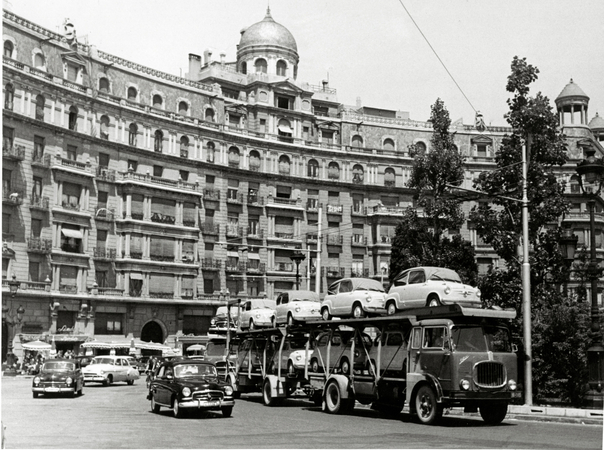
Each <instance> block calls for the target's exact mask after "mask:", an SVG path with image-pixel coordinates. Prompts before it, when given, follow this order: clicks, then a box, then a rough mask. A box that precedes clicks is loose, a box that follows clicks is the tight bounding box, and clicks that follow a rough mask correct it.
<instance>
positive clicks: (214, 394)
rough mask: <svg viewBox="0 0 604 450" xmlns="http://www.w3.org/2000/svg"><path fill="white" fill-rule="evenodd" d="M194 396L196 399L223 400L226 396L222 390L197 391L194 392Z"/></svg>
mask: <svg viewBox="0 0 604 450" xmlns="http://www.w3.org/2000/svg"><path fill="white" fill-rule="evenodd" d="M193 398H194V399H195V400H206V401H212V400H222V399H223V398H224V393H223V392H222V391H197V392H193Z"/></svg>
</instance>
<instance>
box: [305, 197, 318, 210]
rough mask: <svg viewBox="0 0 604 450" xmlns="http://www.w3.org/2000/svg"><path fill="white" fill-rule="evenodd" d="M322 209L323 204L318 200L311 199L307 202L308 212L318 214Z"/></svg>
mask: <svg viewBox="0 0 604 450" xmlns="http://www.w3.org/2000/svg"><path fill="white" fill-rule="evenodd" d="M320 207H321V203H319V202H318V200H317V199H316V198H309V199H308V200H307V201H306V211H308V212H318V211H319V208H320Z"/></svg>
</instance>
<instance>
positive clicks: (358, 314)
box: [352, 303, 365, 319]
mask: <svg viewBox="0 0 604 450" xmlns="http://www.w3.org/2000/svg"><path fill="white" fill-rule="evenodd" d="M352 317H354V318H355V319H360V318H362V317H365V311H363V307H362V306H361V305H359V304H358V303H356V304H355V305H354V306H353V307H352Z"/></svg>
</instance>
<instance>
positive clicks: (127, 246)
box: [122, 233, 130, 258]
mask: <svg viewBox="0 0 604 450" xmlns="http://www.w3.org/2000/svg"><path fill="white" fill-rule="evenodd" d="M122 236H123V239H124V240H125V242H124V258H130V233H126V234H124V235H122Z"/></svg>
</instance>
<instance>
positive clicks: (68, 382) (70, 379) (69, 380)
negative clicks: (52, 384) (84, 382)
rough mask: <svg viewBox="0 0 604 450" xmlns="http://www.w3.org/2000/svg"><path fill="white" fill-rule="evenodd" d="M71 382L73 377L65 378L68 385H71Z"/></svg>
mask: <svg viewBox="0 0 604 450" xmlns="http://www.w3.org/2000/svg"><path fill="white" fill-rule="evenodd" d="M71 383H73V378H71V377H67V378H65V384H66V385H67V386H69V385H70V384H71Z"/></svg>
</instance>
